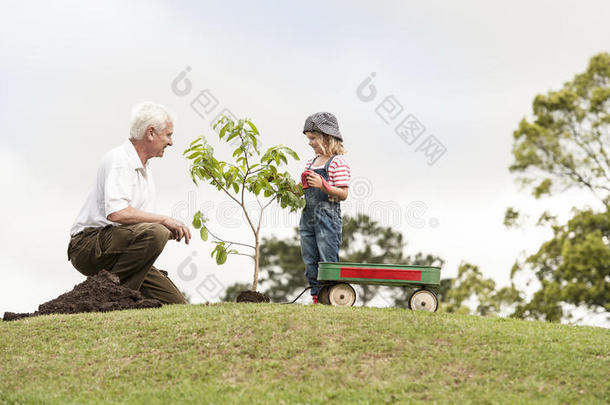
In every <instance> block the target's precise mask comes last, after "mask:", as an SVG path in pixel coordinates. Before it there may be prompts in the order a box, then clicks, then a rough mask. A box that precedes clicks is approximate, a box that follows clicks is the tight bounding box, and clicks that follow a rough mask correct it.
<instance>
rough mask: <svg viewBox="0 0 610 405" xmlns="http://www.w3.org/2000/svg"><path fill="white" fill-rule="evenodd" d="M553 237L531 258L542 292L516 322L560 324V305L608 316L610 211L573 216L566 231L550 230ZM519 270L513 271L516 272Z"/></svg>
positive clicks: (519, 311) (558, 227) (524, 307)
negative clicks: (522, 320)
mask: <svg viewBox="0 0 610 405" xmlns="http://www.w3.org/2000/svg"><path fill="white" fill-rule="evenodd" d="M552 227H553V233H554V236H553V238H552V239H550V240H549V241H547V242H545V243H543V244H542V246H541V247H540V249H539V250H538V252H536V253H535V254H533V255H531V256H529V257H528V258H527V259H526V261H525V265H527V266H528V267H530V268H532V269H533V270H534V271H535V273H536V277H537V278H538V280H539V281H540V283H541V288H540V289H539V290H538V291H537V292H536V293H535V294H534V296H533V298H532V300H531V301H530V302H528V303H527V304H523V305H520V306H518V307H517V310H516V312H515V316H518V317H522V318H535V319H546V320H549V321H560V320H561V319H563V318H565V317H567V318H570V315H569V314H565V313H564V310H563V309H562V305H561V304H562V303H568V304H572V305H576V306H584V307H586V308H588V309H590V310H592V311H593V312H595V313H603V312H610V288H609V286H608V280H610V247H609V241H610V211H609V210H605V212H601V213H595V212H593V211H592V210H591V209H586V210H576V211H575V214H574V216H573V217H572V219H570V220H569V221H568V223H567V224H565V225H553V226H552ZM520 267H521V266H520V265H519V264H517V267H516V268H515V270H519V269H520Z"/></svg>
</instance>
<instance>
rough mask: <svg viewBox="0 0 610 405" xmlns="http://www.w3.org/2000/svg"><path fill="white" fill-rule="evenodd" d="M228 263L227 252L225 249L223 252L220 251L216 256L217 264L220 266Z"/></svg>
mask: <svg viewBox="0 0 610 405" xmlns="http://www.w3.org/2000/svg"><path fill="white" fill-rule="evenodd" d="M226 261H227V251H226V250H224V248H223V249H222V250H220V249H219V251H218V253H217V254H216V263H217V264H218V265H221V264H224V263H225V262H226Z"/></svg>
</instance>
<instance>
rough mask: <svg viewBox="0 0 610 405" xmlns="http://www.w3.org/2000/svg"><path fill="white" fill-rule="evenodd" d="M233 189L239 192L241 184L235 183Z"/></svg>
mask: <svg viewBox="0 0 610 405" xmlns="http://www.w3.org/2000/svg"><path fill="white" fill-rule="evenodd" d="M233 190H235V193H239V185H238V184H237V183H233Z"/></svg>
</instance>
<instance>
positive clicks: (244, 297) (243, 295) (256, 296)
mask: <svg viewBox="0 0 610 405" xmlns="http://www.w3.org/2000/svg"><path fill="white" fill-rule="evenodd" d="M235 301H237V302H271V298H269V297H268V296H267V295H265V294H261V293H259V292H256V291H242V292H240V293H239V295H238V296H237V299H236V300H235Z"/></svg>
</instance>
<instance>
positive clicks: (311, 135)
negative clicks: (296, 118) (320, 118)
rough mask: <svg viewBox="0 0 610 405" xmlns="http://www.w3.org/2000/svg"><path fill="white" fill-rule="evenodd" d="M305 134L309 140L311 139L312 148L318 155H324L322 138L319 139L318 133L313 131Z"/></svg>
mask: <svg viewBox="0 0 610 405" xmlns="http://www.w3.org/2000/svg"><path fill="white" fill-rule="evenodd" d="M305 136H306V137H307V140H308V141H309V146H311V148H312V149H313V150H314V152H315V153H316V154H317V155H322V154H323V151H322V148H321V147H320V140H319V139H318V137H317V136H316V134H314V133H313V132H305Z"/></svg>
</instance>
